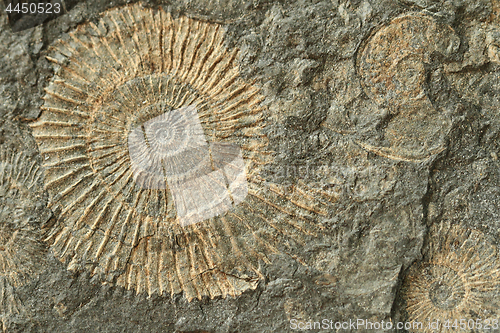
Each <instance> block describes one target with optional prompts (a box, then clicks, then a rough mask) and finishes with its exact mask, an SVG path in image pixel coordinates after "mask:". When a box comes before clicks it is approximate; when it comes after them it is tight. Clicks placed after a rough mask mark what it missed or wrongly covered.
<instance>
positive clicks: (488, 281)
mask: <svg viewBox="0 0 500 333" xmlns="http://www.w3.org/2000/svg"><path fill="white" fill-rule="evenodd" d="M431 237H432V238H431V243H430V246H429V247H430V249H429V253H430V258H429V260H428V261H426V262H424V263H421V264H415V265H414V266H413V267H412V268H411V269H410V273H409V274H408V276H407V277H406V280H405V288H406V294H405V299H406V304H407V307H406V311H407V313H408V316H409V320H410V321H419V322H422V323H424V329H423V330H422V332H431V331H432V330H431V329H429V328H428V327H427V328H425V325H426V324H427V323H428V321H427V319H429V318H430V320H431V321H435V320H436V319H438V320H439V321H440V322H441V325H440V330H439V331H446V329H445V328H444V327H443V326H442V323H444V322H445V320H451V321H452V322H453V321H454V320H455V319H458V321H460V319H470V318H471V314H474V315H475V316H479V318H481V319H487V318H497V317H496V316H495V315H498V313H497V311H498V304H497V305H495V301H494V299H493V298H494V296H492V295H494V294H495V291H498V290H499V287H500V283H499V277H500V260H499V258H498V250H497V248H496V247H495V246H494V245H493V244H491V243H489V242H488V241H487V239H486V238H485V236H484V235H483V234H482V233H481V232H479V231H475V230H472V231H471V230H467V229H464V228H462V227H459V226H456V225H455V226H446V225H445V226H444V227H443V226H441V227H440V228H438V227H433V229H432V231H431Z"/></svg>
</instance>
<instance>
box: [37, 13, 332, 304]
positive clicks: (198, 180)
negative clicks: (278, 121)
mask: <svg viewBox="0 0 500 333" xmlns="http://www.w3.org/2000/svg"><path fill="white" fill-rule="evenodd" d="M222 37H223V32H222V28H221V26H219V25H217V24H211V23H206V22H201V21H196V20H192V19H189V18H186V17H181V18H179V19H173V18H172V17H171V16H170V14H169V13H165V12H164V11H163V10H161V9H160V10H157V11H153V10H150V9H144V8H142V7H141V6H140V5H130V6H125V7H121V8H117V9H112V10H109V11H107V12H105V13H103V14H102V16H101V19H100V21H99V22H98V23H97V24H94V23H88V24H84V25H81V26H79V27H78V28H77V29H76V30H75V31H73V32H71V33H69V35H68V36H66V37H64V38H62V39H61V40H59V41H57V42H56V43H55V45H54V47H53V52H52V54H51V55H50V56H48V59H49V60H51V61H52V62H54V63H55V64H56V65H55V66H56V75H55V76H54V78H53V79H52V80H51V82H50V84H49V86H48V88H47V89H46V92H47V94H46V96H45V98H44V99H45V103H44V105H43V107H42V109H43V111H42V114H41V116H40V118H39V119H38V120H37V122H35V123H33V124H32V125H31V127H32V129H33V134H34V136H35V139H36V140H37V143H38V144H39V148H40V152H41V154H42V155H43V156H44V161H45V164H44V167H45V169H46V179H47V182H46V188H47V189H48V192H49V195H50V201H51V202H50V204H51V205H52V207H53V209H54V210H55V211H57V212H58V219H57V223H56V224H55V226H54V227H53V228H52V229H51V230H50V231H49V233H48V235H47V241H48V242H49V243H50V244H51V246H52V248H53V250H54V252H55V253H56V255H57V256H59V257H60V258H61V259H62V260H68V261H69V266H68V268H69V269H83V268H85V267H87V268H88V269H90V270H91V272H92V273H93V274H100V275H102V276H103V277H104V278H105V279H107V280H108V281H113V280H114V279H115V278H117V283H118V284H119V285H121V286H124V287H126V288H127V289H134V290H136V291H137V292H148V293H149V294H152V293H155V292H157V293H159V294H163V293H167V294H175V293H179V292H185V295H186V297H187V298H188V299H189V300H190V299H192V298H201V297H203V296H209V297H215V296H219V295H222V296H226V295H238V294H241V292H243V291H245V290H246V289H253V288H255V287H256V285H257V281H258V277H259V276H260V272H259V271H258V261H259V260H261V259H262V260H266V261H267V256H268V255H269V254H270V253H278V252H287V253H291V254H292V255H293V253H299V252H300V248H301V246H302V245H301V244H305V238H307V237H312V236H313V235H316V234H317V231H318V228H317V226H315V223H314V222H313V221H314V219H313V218H312V216H317V215H318V214H320V215H321V214H323V215H324V214H326V213H325V212H326V210H325V208H324V205H323V204H322V203H321V202H318V201H315V202H314V200H311V202H310V203H303V202H302V201H301V199H300V196H299V199H297V198H296V197H295V192H294V193H280V192H277V191H274V192H273V191H271V190H269V186H268V185H266V182H265V181H264V180H262V179H261V178H260V177H259V170H260V165H262V164H266V163H270V162H271V161H272V158H271V155H270V153H269V152H268V151H266V147H267V138H266V136H265V135H264V134H263V133H262V129H263V127H264V125H265V124H264V109H263V108H262V107H261V106H260V102H261V101H262V100H263V96H262V95H260V93H259V89H258V88H257V87H254V86H252V85H250V84H248V83H246V82H244V81H242V80H241V79H240V78H239V72H238V66H237V63H236V58H237V55H238V51H237V50H236V49H234V50H228V49H226V47H225V46H224V43H223V38H222ZM245 178H246V179H245ZM302 193H307V189H305V190H304V192H302ZM194 197H196V198H197V199H198V200H193V198H194ZM313 204H314V205H313ZM228 273H231V274H228Z"/></svg>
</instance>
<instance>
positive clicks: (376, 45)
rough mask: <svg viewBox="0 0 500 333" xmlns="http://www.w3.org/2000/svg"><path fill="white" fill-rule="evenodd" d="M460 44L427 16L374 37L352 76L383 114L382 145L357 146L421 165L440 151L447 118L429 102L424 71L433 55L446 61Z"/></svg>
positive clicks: (407, 19) (400, 21)
mask: <svg viewBox="0 0 500 333" xmlns="http://www.w3.org/2000/svg"><path fill="white" fill-rule="evenodd" d="M459 45H460V39H459V38H458V36H456V35H455V33H454V31H453V29H451V27H449V26H446V25H442V24H439V23H437V22H436V21H435V20H434V18H433V17H432V16H430V15H426V14H422V13H409V14H406V15H403V16H400V17H397V18H395V19H393V20H392V21H391V22H390V23H389V24H387V25H385V26H383V27H382V28H380V29H379V30H377V31H375V32H374V33H373V34H372V35H371V36H370V37H369V38H368V40H367V41H366V43H365V44H364V45H362V47H361V48H360V50H359V53H358V57H357V59H356V67H357V71H358V73H359V75H360V77H361V83H362V86H363V88H364V91H365V93H366V94H367V95H368V97H369V98H371V99H372V100H373V101H374V102H376V103H377V104H378V105H379V106H380V107H383V108H386V109H387V110H388V111H389V112H388V121H387V126H382V127H383V130H384V140H385V141H386V142H385V143H383V144H381V145H380V146H376V145H373V144H368V143H361V145H362V146H363V147H364V148H365V149H368V150H371V151H373V152H375V153H377V154H379V155H382V156H386V157H389V158H394V159H400V160H410V161H411V160H423V159H426V158H428V157H429V156H431V155H433V154H436V153H438V152H440V151H442V150H443V149H444V135H446V133H447V131H448V130H449V127H450V119H448V117H447V116H446V114H445V113H446V112H443V110H438V109H436V108H435V107H434V105H433V104H432V102H431V100H430V98H429V96H428V91H427V90H428V87H427V84H426V80H428V70H427V69H426V66H427V65H429V64H430V63H431V59H432V57H433V56H435V55H436V54H440V55H441V56H442V57H450V56H451V55H452V54H453V53H454V52H456V51H457V50H458V47H459Z"/></svg>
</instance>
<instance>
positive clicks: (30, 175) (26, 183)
mask: <svg viewBox="0 0 500 333" xmlns="http://www.w3.org/2000/svg"><path fill="white" fill-rule="evenodd" d="M41 179H42V172H41V171H40V169H39V167H38V165H37V163H36V162H35V161H32V160H31V159H28V158H27V157H26V156H25V155H24V154H23V153H16V152H14V151H11V150H7V149H3V148H2V149H0V295H1V297H0V312H2V313H3V314H4V315H8V314H16V313H19V312H20V310H22V305H21V304H20V303H19V301H18V300H17V297H16V296H15V293H14V288H16V287H20V286H22V285H24V284H26V283H28V282H29V281H30V280H32V279H33V278H34V276H36V275H37V274H39V273H41V272H42V269H43V263H44V262H45V254H46V249H45V245H44V244H43V242H42V240H41V234H40V229H39V228H36V227H35V226H33V225H31V224H30V223H29V222H30V221H29V220H28V217H27V211H28V210H30V209H32V208H33V207H34V205H33V198H34V196H35V195H37V194H40V190H41ZM3 319H5V318H3ZM4 323H5V320H4Z"/></svg>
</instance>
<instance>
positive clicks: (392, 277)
mask: <svg viewBox="0 0 500 333" xmlns="http://www.w3.org/2000/svg"><path fill="white" fill-rule="evenodd" d="M4 2H5V1H4ZM130 2H135V1H128V2H125V1H113V2H110V1H101V0H98V1H87V2H84V1H81V2H79V3H78V4H76V5H75V6H74V7H73V8H72V9H71V10H70V11H69V12H68V13H67V14H64V15H62V16H60V17H58V18H56V19H53V20H51V21H48V22H45V23H44V24H42V25H38V26H35V27H33V28H30V29H26V30H22V31H19V32H15V33H14V32H12V31H11V28H10V26H9V24H8V21H7V15H6V14H5V12H4V8H5V3H3V4H2V3H0V9H1V10H2V13H1V14H0V58H1V61H0V144H1V146H2V148H5V149H12V150H14V151H17V152H23V153H24V154H25V155H24V156H27V157H29V158H32V159H33V160H34V161H38V163H41V162H42V161H41V156H40V155H39V150H38V147H37V145H36V143H35V141H34V139H33V136H32V131H31V129H30V128H29V126H28V124H29V123H30V122H31V121H33V120H34V119H36V118H37V117H38V116H39V114H40V106H41V105H42V104H43V101H42V97H43V95H44V94H45V93H44V88H46V87H47V85H48V82H49V80H50V78H51V77H52V75H53V66H52V65H51V64H50V62H49V61H47V60H46V58H45V56H46V55H48V54H49V50H48V47H49V45H51V44H52V43H54V42H55V41H56V40H57V39H59V38H60V37H61V36H63V35H64V34H66V33H68V32H70V31H72V30H73V29H75V28H76V26H78V25H79V24H81V23H83V22H85V21H89V20H90V21H92V20H96V19H97V17H98V14H99V13H101V12H103V11H105V10H107V9H110V8H113V7H115V6H119V5H124V4H125V3H130ZM143 4H144V6H148V7H153V8H156V7H157V6H161V7H162V8H163V9H164V10H165V11H168V12H171V13H172V15H173V17H174V18H175V17H179V16H182V15H186V16H189V17H192V18H196V19H201V20H206V21H209V22H212V23H218V24H222V25H223V26H224V29H225V42H226V43H227V47H230V48H233V47H237V48H239V49H240V50H241V56H240V59H238V61H239V67H240V73H241V77H242V78H243V79H244V80H246V81H248V82H252V83H253V84H254V85H256V86H258V87H259V88H261V94H262V95H263V96H265V100H264V102H263V104H264V105H265V106H266V107H267V109H268V110H269V113H270V117H269V120H268V126H267V127H266V135H267V137H268V139H269V149H270V150H273V151H275V155H274V157H275V162H274V163H273V164H272V165H269V166H264V167H263V168H264V170H263V174H264V175H265V178H266V180H268V181H270V182H273V183H277V184H280V185H283V186H288V185H292V184H301V183H304V184H307V185H308V186H310V187H311V188H315V189H321V190H322V191H328V192H329V193H331V194H332V195H333V196H335V198H336V200H335V201H334V202H333V203H332V207H331V210H330V213H331V214H329V216H328V218H325V219H322V220H321V221H320V223H321V224H322V226H323V227H324V230H325V233H324V237H322V238H318V240H317V241H314V240H313V241H311V242H310V243H308V244H306V246H304V249H303V253H302V254H301V256H302V257H304V258H306V259H307V260H306V261H307V265H306V264H303V263H299V262H297V260H295V259H294V258H292V256H290V255H287V254H278V255H274V256H271V258H270V259H271V260H270V261H271V262H270V263H264V262H261V263H260V267H259V269H260V271H261V272H262V274H263V276H264V279H262V280H260V282H259V285H258V286H257V288H256V289H255V290H247V291H246V292H245V293H243V294H242V295H241V296H236V297H227V298H221V297H216V298H214V299H208V298H203V299H202V300H197V299H195V300H192V301H191V302H188V301H187V299H186V297H184V295H183V294H176V295H174V296H165V295H164V296H158V295H157V294H153V295H151V296H148V295H147V294H146V293H141V294H139V295H136V294H135V292H134V291H129V290H125V289H123V288H122V287H120V286H116V285H113V284H103V283H102V281H101V280H100V279H99V277H98V276H97V275H96V276H93V277H92V276H90V275H89V273H87V272H86V271H85V270H83V271H77V272H69V271H67V270H66V268H67V265H66V264H65V263H61V262H60V261H58V260H57V259H56V258H55V257H54V254H53V253H52V252H51V251H50V248H49V247H48V244H47V249H46V252H44V253H43V256H44V258H43V260H44V263H43V270H40V271H38V272H33V278H32V280H31V281H28V282H26V283H25V284H24V285H22V286H19V287H16V288H15V294H16V297H17V298H18V301H19V302H20V303H21V304H22V305H23V308H24V309H25V312H24V313H22V314H15V313H9V311H7V310H6V309H0V311H2V318H4V321H3V322H4V326H5V327H4V328H5V329H7V330H8V331H9V332H83V331H87V332H135V331H142V332H159V331H165V332H186V333H187V332H289V331H293V330H292V329H291V328H290V320H292V319H296V320H298V321H302V322H307V321H321V320H322V319H328V320H333V321H334V322H335V321H345V320H347V321H348V320H349V319H352V320H356V319H358V318H360V319H365V320H366V319H367V320H371V321H379V322H380V321H382V320H384V321H387V320H391V319H392V320H393V321H399V320H405V318H408V313H407V311H406V306H407V303H408V302H407V300H406V298H405V297H408V293H406V289H407V286H408V285H407V284H406V282H405V281H406V277H407V276H408V275H409V274H416V273H415V271H414V270H415V269H414V268H413V267H416V266H415V265H417V266H418V265H419V263H420V262H423V263H425V262H427V261H429V260H431V259H432V258H433V250H434V249H435V245H433V244H434V243H435V242H436V241H435V240H433V239H434V238H432V237H431V236H432V233H431V232H429V230H432V228H433V227H434V228H435V227H439V225H440V224H442V223H452V224H457V225H460V227H461V228H465V229H472V230H477V232H481V233H482V234H484V235H485V237H486V238H487V239H488V241H489V242H490V243H491V244H493V245H494V246H496V247H498V246H500V242H499V239H500V237H499V236H500V235H499V230H500V220H499V217H500V210H499V208H498V207H499V199H498V195H499V194H500V174H499V170H500V169H499V167H500V163H499V161H498V156H499V154H500V151H499V150H500V146H499V143H498V142H499V139H500V121H499V119H500V117H499V116H498V110H499V108H500V102H499V101H500V60H499V59H500V53H499V52H500V51H499V50H500V34H499V23H500V4H499V3H498V1H497V0H481V1H469V0H460V1H426V0H404V1H403V0H402V1H385V0H377V1H350V0H349V1H344V0H332V1H275V2H273V1H267V0H253V1H238V0H220V1H149V2H144V3H143ZM416 13H418V15H425V17H426V18H428V19H429V20H431V21H432V22H436V23H435V24H436V25H439V26H443V27H445V28H443V29H448V31H453V35H454V36H456V38H458V39H457V40H455V42H454V43H455V44H454V45H456V42H458V40H459V45H458V46H456V47H452V48H451V49H450V48H448V47H445V50H444V51H443V52H434V51H433V50H431V51H429V52H427V53H428V54H427V55H426V56H422V52H420V53H418V52H417V53H418V56H419V57H420V58H418V59H417V60H418V61H417V60H415V61H413V60H414V59H413V58H412V59H413V60H412V62H410V63H411V64H414V65H415V67H413V68H417V69H418V70H419V71H420V72H418V71H417V72H418V75H416V76H417V78H418V80H417V81H418V84H419V87H420V88H419V89H421V91H420V92H423V94H424V95H423V96H424V99H425V102H422V103H425V108H426V109H427V110H430V109H432V110H431V111H428V112H430V114H431V115H435V114H436V112H437V113H439V112H441V113H442V114H444V115H445V116H446V121H447V123H446V126H445V127H446V130H445V131H442V130H439V133H440V136H439V144H440V147H442V149H439V150H436V151H434V150H433V151H431V152H430V154H427V155H425V158H423V159H422V158H417V159H413V158H412V159H409V158H406V157H407V156H403V158H402V154H401V151H396V152H395V153H394V150H390V149H392V148H391V147H393V146H394V144H393V143H391V140H390V138H389V139H387V138H386V135H387V133H392V132H394V133H399V130H398V128H399V127H397V126H403V127H402V128H404V133H405V135H404V138H408V137H411V138H413V137H412V136H411V135H413V134H415V133H416V134H415V135H416V136H418V135H422V134H421V133H422V132H421V131H420V132H419V131H418V129H420V128H422V120H421V119H422V117H420V118H419V117H413V118H412V117H410V116H408V117H405V116H406V115H407V114H405V113H404V112H407V110H405V109H404V106H407V104H404V105H403V108H395V105H397V104H398V103H392V104H391V105H385V104H384V103H380V102H377V100H376V98H374V96H373V95H370V93H369V92H368V91H371V90H370V87H367V86H366V83H367V81H366V80H365V79H363V75H362V73H361V72H360V69H359V61H358V57H359V56H360V54H359V53H360V52H361V50H362V47H363V45H366V43H367V42H369V40H370V38H371V37H372V36H374V34H376V32H377V31H380V29H384V27H387V26H390V25H391V22H394V20H395V19H397V18H398V17H403V16H405V15H410V16H411V15H416ZM416 30H418V29H416ZM417 32H418V33H420V32H419V31H417ZM406 36H409V37H412V36H411V34H410V35H408V34H407V35H406ZM409 37H408V38H409ZM443 45H445V46H446V45H448V44H446V43H445V44H443ZM441 46H442V45H441ZM389 51H390V50H388V51H387V52H389ZM391 51H392V50H391ZM438 51H439V50H438ZM448 51H450V52H449V53H447V52H448ZM403 63H404V62H403ZM404 64H405V63H404ZM404 64H403V65H404ZM407 69H408V68H407V67H405V66H402V69H401V71H399V70H397V71H396V73H399V74H404V73H406V72H405V70H407ZM392 77H393V75H392V76H391V75H389V76H388V77H387V78H385V80H387V81H385V82H389V84H388V87H389V88H390V89H388V90H389V92H388V94H389V95H390V94H391V89H397V88H398V83H397V82H396V81H391V80H392ZM411 79H412V78H411V77H408V76H405V77H403V79H402V80H403V81H404V82H406V81H405V80H409V81H408V82H411V83H415V81H411ZM404 82H403V83H401V82H400V84H401V86H402V88H401V89H404V88H408V87H409V86H410V85H409V84H405V83H404ZM368 83H369V82H368ZM420 92H419V93H420ZM402 95H404V96H407V95H405V94H402ZM394 96H396V97H398V96H401V94H400V95H398V94H397V93H394V94H392V95H390V98H389V100H390V99H391V98H394ZM410 96H413V95H411V92H410ZM408 114H409V115H414V113H412V112H408ZM401 115H403V116H404V117H402V116H401ZM424 115H425V116H427V113H425V114H424ZM401 119H410V121H409V123H404V122H405V121H407V120H401ZM412 119H413V120H412ZM412 121H413V122H414V123H412ZM394 124H395V125H394ZM441 125H442V124H433V123H432V122H430V123H428V124H427V126H431V127H432V126H436V128H438V129H439V128H441V127H440V126H441ZM391 126H396V127H395V128H396V129H395V130H392V132H391V131H390V130H391V128H392V127H391ZM412 128H415V133H414V132H412V131H411V129H412ZM425 129H426V128H425V126H424V130H425ZM432 130H433V128H431V129H430V131H431V132H432ZM424 133H426V132H425V131H424ZM424 135H425V134H424ZM404 138H403V139H402V140H403V142H405V141H404V140H406V139H404ZM418 142H422V141H418V140H417V148H421V147H424V148H425V145H423V144H422V146H421V147H420V146H418V144H419V143H418ZM398 145H399V143H398ZM412 145H413V146H411V147H415V143H414V142H413V141H412ZM403 146H404V145H403ZM404 147H407V146H404ZM388 149H389V150H388ZM405 149H406V148H405ZM412 149H413V148H412ZM2 162H3V161H2ZM8 195H9V193H8V191H5V193H0V197H2V198H6V197H8ZM21 200H26V201H27V202H26V203H27V205H26V206H29V207H37V209H30V210H27V211H26V214H28V215H30V214H31V215H30V216H27V218H28V220H29V221H30V222H31V223H32V225H33V226H34V227H38V228H41V227H47V226H49V227H50V225H51V223H53V221H54V219H55V218H56V217H51V214H50V213H43V214H42V213H41V212H42V211H45V209H46V208H45V207H46V206H47V201H48V198H47V194H46V193H45V194H42V195H34V196H31V197H26V198H23V199H21ZM28 201H29V202H28ZM54 214H57V212H54ZM0 223H5V222H4V221H0ZM44 251H45V250H44ZM497 253H498V252H497ZM37 255H38V256H39V255H41V254H37ZM34 258H36V257H35V256H34ZM495 258H496V260H498V254H497V255H496V257H495ZM492 260H493V259H492ZM410 267H412V268H410ZM487 292H489V293H490V294H488V296H485V297H486V298H488V297H496V298H497V299H498V294H499V292H500V291H499V290H498V289H494V288H493V289H492V290H488V291H487ZM410 303H411V302H410ZM0 304H2V303H1V302H0ZM467 315H468V316H470V318H472V319H476V318H479V317H477V316H478V315H477V314H471V313H468V314H467ZM6 318H7V319H6ZM466 319H469V318H466ZM315 331H318V330H311V332H315ZM332 331H335V330H332ZM360 331H362V330H360Z"/></svg>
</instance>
